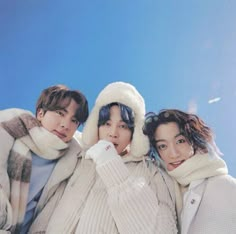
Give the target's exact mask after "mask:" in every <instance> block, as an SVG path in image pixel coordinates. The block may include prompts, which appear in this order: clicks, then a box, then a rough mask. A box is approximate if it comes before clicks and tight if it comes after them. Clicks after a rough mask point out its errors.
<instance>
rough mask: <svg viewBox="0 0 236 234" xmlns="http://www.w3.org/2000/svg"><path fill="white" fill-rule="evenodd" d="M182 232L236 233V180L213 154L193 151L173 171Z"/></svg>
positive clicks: (196, 233)
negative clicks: (188, 157) (192, 153)
mask: <svg viewBox="0 0 236 234" xmlns="http://www.w3.org/2000/svg"><path fill="white" fill-rule="evenodd" d="M168 173H169V175H171V176H172V177H173V178H175V179H176V180H177V182H178V183H176V185H177V186H176V187H175V188H176V203H177V209H178V214H179V215H178V216H179V222H180V226H181V234H199V233H201V234H224V233H227V234H234V233H236V222H235V221H236V200H235V197H236V179H234V178H232V177H231V176H229V175H227V174H228V170H227V166H226V164H225V162H224V161H223V159H221V158H220V157H219V156H217V155H216V154H215V155H214V154H211V155H209V154H196V155H194V156H193V157H191V158H190V159H188V160H187V161H185V162H184V163H183V164H181V165H180V166H179V167H177V168H176V169H174V170H173V171H169V172H168Z"/></svg>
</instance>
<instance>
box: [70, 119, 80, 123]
mask: <svg viewBox="0 0 236 234" xmlns="http://www.w3.org/2000/svg"><path fill="white" fill-rule="evenodd" d="M71 121H72V122H73V123H75V124H79V121H78V120H77V119H72V120H71Z"/></svg>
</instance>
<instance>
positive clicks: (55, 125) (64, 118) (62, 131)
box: [37, 99, 79, 142]
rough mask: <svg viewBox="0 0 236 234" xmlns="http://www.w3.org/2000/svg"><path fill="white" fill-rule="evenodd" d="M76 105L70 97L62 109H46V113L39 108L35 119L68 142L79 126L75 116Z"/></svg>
mask: <svg viewBox="0 0 236 234" xmlns="http://www.w3.org/2000/svg"><path fill="white" fill-rule="evenodd" d="M78 106H79V105H78V104H77V103H76V102H75V101H74V100H73V99H71V102H70V104H69V105H68V106H67V107H66V108H64V109H60V110H55V111H46V113H44V111H43V109H40V110H39V111H38V113H37V119H38V120H39V121H40V122H41V124H42V126H43V127H44V128H46V129H47V130H48V131H49V132H51V133H53V134H55V135H56V136H58V137H59V138H60V139H61V140H63V141H64V142H68V141H70V140H71V139H72V137H73V135H74V133H75V131H76V129H77V128H78V126H79V122H78V121H77V119H76V118H75V113H76V110H77V108H78Z"/></svg>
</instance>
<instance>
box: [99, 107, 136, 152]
mask: <svg viewBox="0 0 236 234" xmlns="http://www.w3.org/2000/svg"><path fill="white" fill-rule="evenodd" d="M98 134H99V135H98V137H99V140H107V141H110V142H112V143H113V144H114V146H115V148H116V150H117V153H118V154H121V153H122V152H123V151H124V149H125V148H126V147H127V146H128V145H129V144H130V142H131V134H132V133H131V130H130V129H129V128H128V126H127V124H126V123H125V122H124V121H123V120H122V118H121V115H120V108H119V107H118V106H116V105H115V106H112V107H111V109H110V119H109V120H108V121H107V122H106V123H105V124H104V125H101V126H100V127H99V129H98Z"/></svg>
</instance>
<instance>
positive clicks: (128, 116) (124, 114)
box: [98, 102, 134, 135]
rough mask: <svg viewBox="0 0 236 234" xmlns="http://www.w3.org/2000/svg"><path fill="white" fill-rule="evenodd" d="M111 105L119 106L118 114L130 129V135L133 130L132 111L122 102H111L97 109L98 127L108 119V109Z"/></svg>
mask: <svg viewBox="0 0 236 234" xmlns="http://www.w3.org/2000/svg"><path fill="white" fill-rule="evenodd" d="M112 106H118V107H119V108H120V115H121V119H122V121H124V122H125V123H126V124H127V126H128V128H129V129H130V130H131V132H132V135H133V132H134V112H133V111H132V109H131V108H130V107H128V106H126V105H124V104H122V103H119V102H113V103H110V104H108V105H105V106H103V107H101V109H100V111H99V118H98V127H100V126H102V125H104V124H105V123H106V122H107V121H108V120H109V119H110V109H111V107H112Z"/></svg>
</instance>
